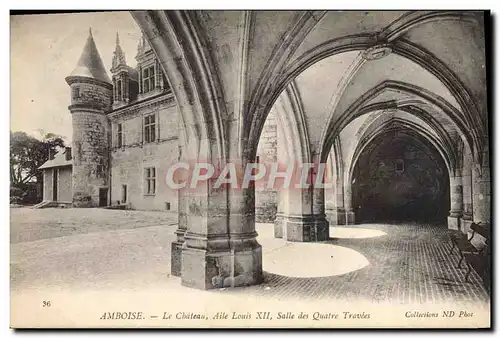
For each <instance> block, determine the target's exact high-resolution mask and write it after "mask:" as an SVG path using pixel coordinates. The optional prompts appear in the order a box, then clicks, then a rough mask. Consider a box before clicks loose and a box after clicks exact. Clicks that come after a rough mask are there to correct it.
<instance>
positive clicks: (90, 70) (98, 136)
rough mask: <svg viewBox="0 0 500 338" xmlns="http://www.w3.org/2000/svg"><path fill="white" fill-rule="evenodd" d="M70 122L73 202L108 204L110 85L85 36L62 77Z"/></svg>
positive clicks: (93, 44) (90, 40) (111, 86)
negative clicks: (73, 63) (66, 88)
mask: <svg viewBox="0 0 500 338" xmlns="http://www.w3.org/2000/svg"><path fill="white" fill-rule="evenodd" d="M66 82H67V83H68V85H69V86H70V88H71V105H70V106H69V107H68V109H69V111H70V113H71V115H72V122H73V123H72V124H73V206H74V207H96V206H103V205H107V204H108V195H109V192H108V190H109V182H108V181H109V170H108V168H109V132H110V128H109V125H108V119H107V116H106V114H107V113H108V112H109V111H110V109H111V103H112V92H113V85H112V83H111V80H110V78H109V75H108V74H107V72H106V70H105V68H104V65H103V62H102V59H101V56H100V55H99V51H98V50H97V46H96V44H95V42H94V38H93V36H92V31H90V32H89V37H88V39H87V42H86V44H85V47H84V48H83V51H82V54H81V56H80V59H79V61H78V64H77V65H76V68H75V70H73V72H72V73H71V74H70V75H69V76H68V77H66Z"/></svg>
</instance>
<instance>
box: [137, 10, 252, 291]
mask: <svg viewBox="0 0 500 338" xmlns="http://www.w3.org/2000/svg"><path fill="white" fill-rule="evenodd" d="M132 16H133V18H134V19H135V20H136V22H137V23H138V24H139V26H140V27H141V30H142V31H143V33H144V35H145V36H146V38H147V39H148V41H149V43H150V44H151V47H152V49H153V51H154V53H155V54H156V56H157V57H158V59H159V61H160V64H161V66H162V68H163V70H164V72H165V74H166V76H167V78H168V80H169V82H170V85H171V88H172V91H173V94H174V96H175V99H176V101H177V105H178V109H179V112H180V116H181V120H182V121H181V124H182V125H181V126H180V128H179V129H180V130H181V140H182V141H181V142H182V143H181V144H180V146H181V153H182V154H183V157H182V159H183V160H188V161H190V162H191V164H192V162H202V163H210V164H212V165H213V166H214V167H215V168H216V169H217V168H223V167H225V166H226V164H227V163H229V162H230V161H241V160H243V161H245V158H244V157H243V158H241V157H240V155H241V154H236V153H235V151H234V150H235V148H234V147H231V143H230V142H229V136H228V132H230V131H231V126H230V123H231V122H232V121H231V119H229V118H228V114H227V111H226V104H225V101H224V100H225V98H224V92H223V86H222V85H221V83H220V79H219V74H218V69H217V65H216V64H215V62H214V61H213V59H212V55H211V51H210V50H209V49H208V47H207V46H208V44H207V41H206V37H205V36H204V35H203V34H202V32H203V29H202V27H201V24H200V23H199V21H198V18H197V13H196V12H190V11H134V12H132ZM230 154H232V155H233V156H234V155H235V156H236V157H238V158H236V159H235V158H230V156H231V155H230ZM236 164H239V163H236ZM243 164H244V163H243ZM181 190H183V189H181ZM179 199H180V201H179V215H178V217H179V228H178V230H177V231H176V233H177V241H176V242H174V243H172V255H171V257H172V263H171V266H172V274H173V275H177V276H181V278H182V283H183V285H186V286H190V287H195V288H200V289H211V288H221V287H227V286H231V287H234V286H241V285H250V284H258V283H259V282H260V281H261V279H262V251H261V246H260V245H259V244H258V243H257V240H256V237H257V233H256V232H255V218H254V217H255V215H254V210H253V208H251V207H250V206H252V207H253V203H252V199H253V194H252V193H251V192H250V191H249V189H239V190H236V191H235V190H234V189H211V188H210V187H209V185H208V184H206V185H202V186H201V187H199V188H196V190H195V191H193V190H187V189H186V191H180V193H179ZM181 200H182V201H181ZM229 201H231V202H229ZM248 256H252V260H248Z"/></svg>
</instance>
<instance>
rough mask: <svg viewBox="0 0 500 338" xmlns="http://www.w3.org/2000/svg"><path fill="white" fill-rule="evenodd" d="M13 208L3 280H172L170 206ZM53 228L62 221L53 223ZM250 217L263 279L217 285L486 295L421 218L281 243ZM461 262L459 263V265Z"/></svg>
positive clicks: (86, 285)
mask: <svg viewBox="0 0 500 338" xmlns="http://www.w3.org/2000/svg"><path fill="white" fill-rule="evenodd" d="M51 210H52V211H50V210H25V211H23V210H20V211H18V210H14V211H13V214H12V218H11V219H12V224H11V242H12V244H11V288H12V289H13V290H15V291H19V292H22V291H23V290H27V289H33V288H35V289H40V288H42V287H48V288H54V287H56V288H58V289H61V290H72V289H76V288H77V289H79V290H82V289H89V290H100V289H108V288H112V289H115V290H116V289H120V290H126V289H141V288H150V287H151V288H152V287H161V288H171V287H172V288H175V289H177V288H178V289H179V290H181V289H186V290H185V291H186V292H189V290H188V289H187V288H184V287H180V279H179V278H177V277H172V276H170V274H169V273H170V243H171V241H173V240H174V239H175V235H174V231H175V228H176V226H175V215H170V214H168V215H167V214H163V213H159V212H151V213H148V212H123V211H110V210H100V209H95V210H93V211H92V213H89V212H88V210H87V211H86V213H85V214H82V211H81V210H76V209H72V210H71V209H69V210H54V209H51ZM61 229H62V230H61ZM72 229H73V230H72ZM272 229H273V228H272V225H271V224H257V231H258V232H259V234H260V235H259V242H260V243H261V244H262V247H263V267H264V270H265V271H266V272H265V281H264V283H263V284H261V285H257V286H251V287H245V288H235V289H225V290H223V293H228V294H240V293H243V294H248V295H256V296H264V297H270V298H296V299H339V300H341V299H343V300H349V299H363V300H367V301H369V302H371V303H377V302H384V301H391V302H396V303H400V304H407V303H440V302H447V301H451V302H454V303H462V302H464V303H467V302H476V303H477V302H479V303H484V305H485V306H486V305H487V304H488V303H489V296H488V293H487V291H486V290H485V289H484V287H483V286H482V284H481V282H480V279H479V277H478V275H477V274H476V273H475V272H473V273H472V274H471V276H470V282H465V281H464V276H465V272H466V269H465V268H462V269H457V268H455V267H456V265H457V263H458V259H459V257H458V253H457V252H456V251H455V252H454V253H452V254H451V255H450V254H449V249H450V243H449V240H448V237H447V232H448V230H447V229H446V228H439V227H436V226H430V225H425V224H363V225H356V226H349V227H338V228H336V227H331V228H330V236H331V237H332V239H331V240H330V241H328V242H325V243H287V242H284V241H283V240H281V239H274V238H273V235H272V233H273V230H272ZM464 266H465V265H464Z"/></svg>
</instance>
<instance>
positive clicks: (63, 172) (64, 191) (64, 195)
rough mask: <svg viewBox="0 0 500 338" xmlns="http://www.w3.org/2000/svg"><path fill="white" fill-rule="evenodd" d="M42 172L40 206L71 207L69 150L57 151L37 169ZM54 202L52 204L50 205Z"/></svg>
mask: <svg viewBox="0 0 500 338" xmlns="http://www.w3.org/2000/svg"><path fill="white" fill-rule="evenodd" d="M39 169H40V170H42V171H43V201H42V203H41V204H42V205H44V206H50V205H53V204H56V205H64V206H71V204H72V199H73V196H72V193H71V191H72V184H73V183H72V178H71V176H72V171H73V161H72V159H71V148H69V147H67V148H66V149H64V151H59V152H57V153H55V154H54V155H53V156H52V155H51V156H50V157H49V160H48V161H47V162H45V163H44V164H43V165H42V166H40V168H39ZM50 202H54V203H50Z"/></svg>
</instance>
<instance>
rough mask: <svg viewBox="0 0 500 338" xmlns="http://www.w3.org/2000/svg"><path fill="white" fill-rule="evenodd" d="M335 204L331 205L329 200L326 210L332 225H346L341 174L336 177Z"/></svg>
mask: <svg viewBox="0 0 500 338" xmlns="http://www.w3.org/2000/svg"><path fill="white" fill-rule="evenodd" d="M335 182H336V183H335V189H334V194H335V197H334V199H335V204H334V205H331V204H330V203H331V202H329V201H328V200H327V206H326V212H327V215H328V216H327V217H328V221H329V222H330V224H331V225H345V224H346V216H345V209H344V184H343V181H342V178H341V176H340V175H337V176H336V178H335ZM327 191H328V190H327Z"/></svg>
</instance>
